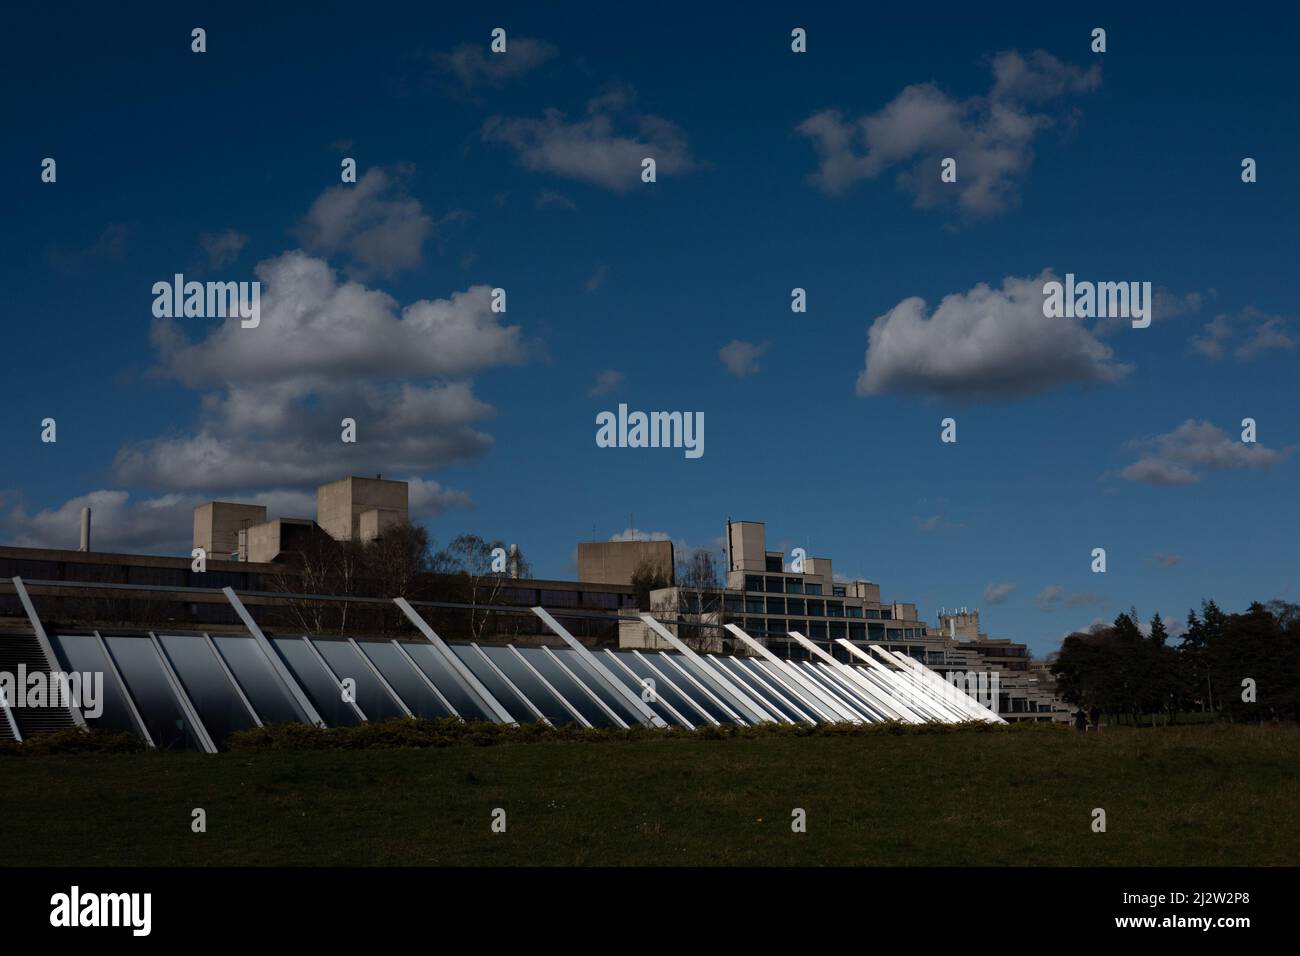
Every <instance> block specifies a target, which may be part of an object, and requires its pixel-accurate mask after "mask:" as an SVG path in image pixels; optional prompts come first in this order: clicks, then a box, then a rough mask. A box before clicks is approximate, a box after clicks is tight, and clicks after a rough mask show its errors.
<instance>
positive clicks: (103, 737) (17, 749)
mask: <svg viewBox="0 0 1300 956" xmlns="http://www.w3.org/2000/svg"><path fill="white" fill-rule="evenodd" d="M144 749H145V745H144V741H143V740H141V739H140V738H139V737H137V736H135V734H127V733H110V732H108V731H103V730H82V729H81V728H80V727H69V728H68V729H67V730H58V731H55V732H54V733H52V734H38V735H36V736H34V737H29V738H28V739H27V740H25V741H23V742H22V743H20V744H18V743H13V742H11V741H3V742H0V757H21V756H42V755H48V754H127V753H139V752H140V751H141V750H144Z"/></svg>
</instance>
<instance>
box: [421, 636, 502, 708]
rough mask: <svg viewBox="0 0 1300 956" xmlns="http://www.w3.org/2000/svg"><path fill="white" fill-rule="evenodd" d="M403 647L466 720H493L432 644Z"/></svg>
mask: <svg viewBox="0 0 1300 956" xmlns="http://www.w3.org/2000/svg"><path fill="white" fill-rule="evenodd" d="M402 647H403V649H404V650H405V651H406V653H408V654H410V655H411V659H412V660H413V661H415V663H416V664H417V665H419V668H420V670H422V671H424V673H425V674H427V675H428V677H429V680H431V681H433V683H434V685H435V686H436V687H437V688H438V690H440V691H442V695H443V696H444V697H446V698H447V700H448V701H450V702H451V706H453V707H455V708H456V711H457V713H459V714H460V715H461V716H462V717H464V718H465V719H466V720H492V715H491V714H490V713H488V712H487V710H486V709H485V708H484V705H483V704H481V703H480V702H479V699H478V695H477V694H471V693H470V692H469V690H468V689H467V688H466V687H465V684H464V682H463V681H461V679H460V678H459V677H457V676H456V675H455V674H453V673H452V671H451V668H450V667H448V666H447V662H446V661H444V660H443V658H442V655H441V654H439V653H438V651H437V650H436V649H435V648H434V646H433V645H432V644H419V643H411V644H403V645H402Z"/></svg>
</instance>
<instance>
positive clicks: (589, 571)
mask: <svg viewBox="0 0 1300 956" xmlns="http://www.w3.org/2000/svg"><path fill="white" fill-rule="evenodd" d="M646 561H648V562H650V563H651V564H653V565H657V566H658V567H659V568H660V569H662V570H663V572H664V576H665V577H666V578H667V579H668V580H669V581H671V580H672V579H673V543H672V542H671V541H584V542H582V543H580V544H579V545H578V580H579V581H585V582H589V583H591V584H621V585H630V584H631V583H632V575H633V573H634V572H635V571H636V569H637V568H638V567H640V566H641V564H642V562H646Z"/></svg>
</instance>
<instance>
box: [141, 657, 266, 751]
mask: <svg viewBox="0 0 1300 956" xmlns="http://www.w3.org/2000/svg"><path fill="white" fill-rule="evenodd" d="M158 642H159V643H160V644H162V647H163V653H165V654H166V655H167V659H168V660H169V661H171V665H172V669H173V670H175V671H176V676H177V677H178V678H180V682H181V686H182V687H184V688H185V693H186V695H187V696H188V697H189V699H190V703H191V704H193V705H194V709H195V710H196V711H198V714H199V720H201V721H203V726H204V727H205V728H206V729H207V731H208V736H209V737H211V738H212V742H213V743H214V744H216V745H217V749H218V750H225V749H226V738H227V737H229V736H230V735H231V734H232V733H234V732H235V731H237V730H248V729H249V728H250V727H256V726H257V722H256V721H255V720H253V715H252V714H250V713H249V712H248V708H247V707H245V706H244V702H243V701H242V700H240V699H239V695H238V694H236V693H235V689H234V688H233V687H231V686H230V681H229V680H227V679H226V675H225V674H224V673H223V672H222V670H221V665H220V664H219V663H217V659H216V658H215V657H213V656H212V650H211V648H209V647H208V642H207V641H205V640H204V639H203V638H202V637H201V636H195V637H182V636H180V635H177V634H159V635H158Z"/></svg>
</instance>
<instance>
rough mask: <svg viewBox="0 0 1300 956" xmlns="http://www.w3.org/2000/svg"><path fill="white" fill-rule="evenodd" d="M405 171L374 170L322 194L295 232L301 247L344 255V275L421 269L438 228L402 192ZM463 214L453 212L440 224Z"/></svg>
mask: <svg viewBox="0 0 1300 956" xmlns="http://www.w3.org/2000/svg"><path fill="white" fill-rule="evenodd" d="M409 173H410V167H398V168H396V169H394V170H392V171H390V170H386V169H382V168H378V167H376V168H374V169H371V170H369V171H368V172H366V173H365V174H364V175H363V176H362V177H361V178H360V179H359V180H357V182H355V183H351V184H342V183H341V184H339V185H337V186H331V187H330V188H329V189H327V190H325V192H323V193H321V195H320V196H319V197H317V199H316V201H315V202H314V203H312V206H311V208H310V209H309V210H308V211H307V216H306V218H304V219H303V221H302V223H301V224H300V225H299V227H298V229H297V235H298V236H299V238H301V240H302V242H303V245H304V246H306V248H307V249H308V250H309V251H311V252H316V253H320V254H322V255H327V256H333V255H343V256H346V257H347V259H348V271H349V272H350V273H351V274H352V275H355V276H357V277H358V278H364V277H366V276H372V275H377V276H383V277H385V278H387V277H391V276H394V275H396V274H397V273H399V272H402V271H404V270H406V269H414V268H416V267H417V266H419V265H420V263H421V262H422V261H423V255H424V254H423V249H424V243H425V240H427V239H428V238H429V237H430V236H431V235H432V234H433V233H434V231H435V228H436V226H437V224H436V223H435V222H434V221H433V219H432V218H431V217H430V216H429V215H428V214H427V213H426V212H425V211H424V207H423V205H421V203H420V201H419V200H418V199H414V198H412V197H410V196H408V195H407V194H406V193H405V191H404V190H403V188H402V182H403V180H404V179H405V178H406V177H407V176H408V175H409ZM464 215H465V214H464V213H462V212H452V213H449V214H448V215H447V216H445V217H443V219H442V220H441V222H449V221H455V220H456V219H460V218H463V217H464Z"/></svg>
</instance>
